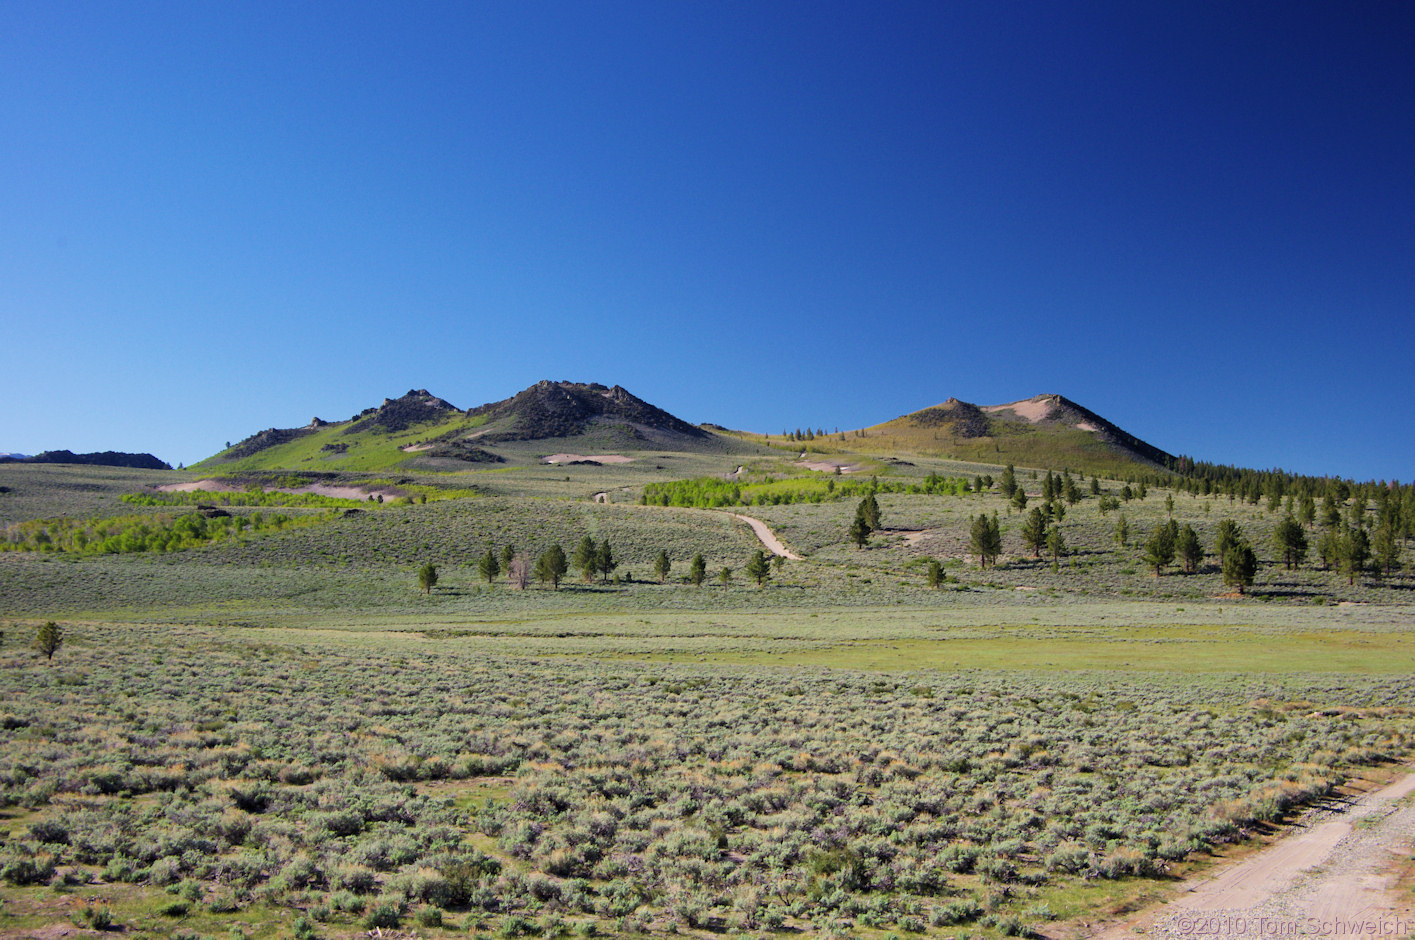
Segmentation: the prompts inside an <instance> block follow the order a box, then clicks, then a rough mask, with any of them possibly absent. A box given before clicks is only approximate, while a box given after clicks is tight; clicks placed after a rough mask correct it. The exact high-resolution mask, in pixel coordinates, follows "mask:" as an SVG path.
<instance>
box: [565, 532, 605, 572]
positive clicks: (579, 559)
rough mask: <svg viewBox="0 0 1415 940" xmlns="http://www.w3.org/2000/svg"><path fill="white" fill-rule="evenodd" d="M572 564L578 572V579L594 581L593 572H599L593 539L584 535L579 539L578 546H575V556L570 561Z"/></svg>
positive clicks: (597, 552) (597, 554) (597, 553)
mask: <svg viewBox="0 0 1415 940" xmlns="http://www.w3.org/2000/svg"><path fill="white" fill-rule="evenodd" d="M571 560H572V561H573V562H574V565H575V570H576V571H578V572H580V577H581V578H583V579H584V580H585V581H591V580H593V579H594V576H595V572H596V571H598V570H599V550H598V549H597V548H596V547H595V543H594V539H592V538H590V537H589V536H588V535H586V536H585V537H584V538H582V539H580V544H579V545H577V546H575V554H574V556H573V558H572V559H571Z"/></svg>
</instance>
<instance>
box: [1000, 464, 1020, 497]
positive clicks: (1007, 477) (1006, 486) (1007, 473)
mask: <svg viewBox="0 0 1415 940" xmlns="http://www.w3.org/2000/svg"><path fill="white" fill-rule="evenodd" d="M997 486H998V489H1000V490H1002V495H1003V496H1005V497H1006V498H1007V499H1011V498H1012V494H1013V493H1015V492H1017V471H1016V470H1015V469H1014V468H1013V466H1012V464H1008V465H1007V466H1006V467H1005V468H1004V469H1003V471H1002V477H1001V479H999V480H998V484H997Z"/></svg>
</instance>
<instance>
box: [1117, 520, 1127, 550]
mask: <svg viewBox="0 0 1415 940" xmlns="http://www.w3.org/2000/svg"><path fill="white" fill-rule="evenodd" d="M1115 544H1116V545H1119V546H1120V547H1121V548H1124V547H1125V546H1127V545H1129V544H1130V523H1129V522H1127V521H1126V520H1125V513H1123V512H1122V513H1121V514H1120V518H1118V519H1116V520H1115Z"/></svg>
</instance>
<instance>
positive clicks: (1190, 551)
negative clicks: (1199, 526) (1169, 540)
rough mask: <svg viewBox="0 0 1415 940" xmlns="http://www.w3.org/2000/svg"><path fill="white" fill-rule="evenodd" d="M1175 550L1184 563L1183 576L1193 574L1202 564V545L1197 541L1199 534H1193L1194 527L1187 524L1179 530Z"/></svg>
mask: <svg viewBox="0 0 1415 940" xmlns="http://www.w3.org/2000/svg"><path fill="white" fill-rule="evenodd" d="M1175 549H1176V551H1178V552H1179V557H1180V559H1181V560H1182V561H1183V562H1184V573H1185V574H1193V573H1194V572H1195V571H1197V570H1198V569H1199V566H1200V565H1201V564H1203V563H1204V545H1203V543H1202V542H1200V541H1199V533H1197V532H1195V531H1194V527H1193V526H1191V525H1189V524H1188V523H1187V522H1186V523H1185V524H1184V526H1183V527H1182V528H1180V530H1179V538H1178V539H1177V540H1176V541H1175Z"/></svg>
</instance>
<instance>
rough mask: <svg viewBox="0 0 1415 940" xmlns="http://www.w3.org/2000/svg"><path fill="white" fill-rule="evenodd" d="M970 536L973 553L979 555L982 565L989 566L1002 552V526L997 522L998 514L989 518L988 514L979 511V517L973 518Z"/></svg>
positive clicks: (980, 564) (979, 562)
mask: <svg viewBox="0 0 1415 940" xmlns="http://www.w3.org/2000/svg"><path fill="white" fill-rule="evenodd" d="M970 536H971V542H972V548H973V554H975V555H977V556H978V564H979V566H980V567H982V568H987V566H988V563H989V562H991V561H995V560H996V559H997V556H998V555H1000V554H1002V528H1001V527H1000V526H999V525H998V523H997V515H996V514H994V515H993V517H992V518H991V519H989V518H988V517H987V515H986V514H984V513H978V518H976V519H974V520H973V527H972V531H971V533H970Z"/></svg>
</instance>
